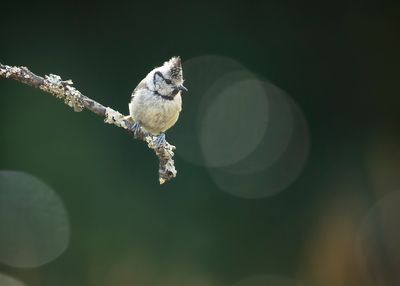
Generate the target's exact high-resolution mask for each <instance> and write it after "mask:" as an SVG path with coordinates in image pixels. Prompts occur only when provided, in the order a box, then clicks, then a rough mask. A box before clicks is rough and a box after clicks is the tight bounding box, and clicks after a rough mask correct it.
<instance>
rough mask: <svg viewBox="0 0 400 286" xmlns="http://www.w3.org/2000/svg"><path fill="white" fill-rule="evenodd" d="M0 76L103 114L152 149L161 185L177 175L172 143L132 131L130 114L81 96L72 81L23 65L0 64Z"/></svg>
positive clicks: (77, 108)
mask: <svg viewBox="0 0 400 286" xmlns="http://www.w3.org/2000/svg"><path fill="white" fill-rule="evenodd" d="M0 77H3V78H8V79H13V80H16V81H19V82H22V83H24V84H27V85H30V86H32V87H35V88H38V89H41V90H43V91H45V92H47V93H50V94H52V95H54V96H55V97H57V98H59V99H63V100H64V102H65V104H67V105H68V106H70V107H72V108H73V109H74V111H76V112H80V111H82V110H83V109H85V108H86V109H87V110H90V111H91V112H93V113H95V114H97V115H100V116H102V117H105V119H104V122H106V123H109V124H114V125H116V126H118V127H121V128H124V129H125V130H126V131H128V132H129V133H130V134H131V135H132V136H134V137H135V138H136V139H140V140H142V141H145V142H146V143H147V145H148V147H149V148H151V149H153V150H154V152H155V153H156V155H157V157H158V158H159V161H160V164H159V170H158V173H159V180H160V184H163V183H164V182H166V181H168V180H170V179H172V178H174V177H175V176H176V170H175V164H174V160H173V156H174V152H173V150H175V146H173V145H171V144H169V143H168V142H165V145H164V146H162V147H160V148H157V147H156V145H155V144H154V139H155V137H154V136H151V135H150V134H149V133H147V132H146V131H144V130H143V129H140V131H139V132H137V133H136V134H134V133H133V132H132V131H131V127H132V125H133V122H132V121H131V120H130V119H129V117H127V116H124V115H122V114H121V113H119V112H118V111H115V110H113V109H111V108H109V107H105V106H103V105H101V104H100V103H98V102H96V101H94V100H93V99H90V98H89V97H87V96H85V95H83V94H82V93H81V92H80V91H78V90H77V89H76V88H74V87H73V86H72V84H73V82H72V80H62V79H61V77H60V76H58V75H54V74H49V75H46V76H45V77H44V78H43V77H41V76H38V75H36V74H34V73H33V72H31V71H30V70H28V68H26V67H23V66H21V67H16V66H7V65H3V64H1V63H0Z"/></svg>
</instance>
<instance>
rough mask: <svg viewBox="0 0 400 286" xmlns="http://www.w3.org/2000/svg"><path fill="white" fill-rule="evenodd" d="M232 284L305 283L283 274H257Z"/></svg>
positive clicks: (287, 285) (296, 285)
mask: <svg viewBox="0 0 400 286" xmlns="http://www.w3.org/2000/svg"><path fill="white" fill-rule="evenodd" d="M232 286H303V284H302V283H300V282H299V281H296V280H294V279H290V278H286V277H282V276H276V275H255V276H250V277H247V278H244V279H242V280H240V281H239V282H236V283H234V284H233V285H232Z"/></svg>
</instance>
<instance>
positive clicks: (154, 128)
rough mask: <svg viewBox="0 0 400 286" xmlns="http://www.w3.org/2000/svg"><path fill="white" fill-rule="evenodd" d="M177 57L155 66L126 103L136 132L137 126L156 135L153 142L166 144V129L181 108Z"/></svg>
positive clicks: (159, 144)
mask: <svg viewBox="0 0 400 286" xmlns="http://www.w3.org/2000/svg"><path fill="white" fill-rule="evenodd" d="M183 82H184V79H183V72H182V64H181V59H180V57H172V58H171V59H170V60H169V61H166V62H164V64H163V65H162V66H160V67H156V68H154V69H153V70H152V71H150V72H149V73H148V74H147V76H146V77H145V78H144V79H143V80H142V81H141V82H140V83H139V84H138V85H137V87H136V88H135V89H134V90H133V92H132V96H131V101H130V103H129V118H130V119H131V121H132V120H133V122H134V124H133V125H132V127H131V129H132V131H133V132H134V134H136V133H137V132H138V131H139V129H140V128H143V129H145V131H147V132H149V133H150V134H151V135H154V136H157V137H156V139H155V141H154V142H155V144H156V146H157V147H162V146H163V145H164V144H165V132H166V131H167V130H168V129H170V128H171V127H172V126H174V124H175V123H176V122H177V120H178V117H179V113H180V112H181V110H182V97H181V93H182V92H183V91H184V92H187V91H188V90H187V88H186V87H185V86H184V85H183Z"/></svg>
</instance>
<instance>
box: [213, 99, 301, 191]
mask: <svg viewBox="0 0 400 286" xmlns="http://www.w3.org/2000/svg"><path fill="white" fill-rule="evenodd" d="M271 98H272V99H273V100H272V101H271V102H275V104H276V105H277V106H280V109H281V110H286V111H285V112H284V113H282V114H280V113H275V114H273V116H272V114H270V117H269V125H268V127H267V130H266V132H265V135H264V138H263V140H262V142H261V143H260V144H259V146H258V147H257V148H256V149H255V150H254V151H253V152H252V153H251V154H250V155H249V156H247V157H246V158H244V159H243V160H241V161H239V162H237V163H235V164H232V165H230V166H226V167H221V168H208V170H209V173H210V176H211V178H212V179H213V180H214V182H215V183H216V184H217V186H218V187H219V188H220V189H222V190H223V191H225V192H227V193H229V194H232V195H234V196H238V197H242V198H252V199H255V198H263V197H268V196H271V195H274V194H276V193H278V192H280V191H282V190H284V189H285V188H287V187H288V186H289V185H290V184H291V183H293V182H294V180H295V179H296V178H297V177H298V176H299V174H300V173H301V171H302V170H303V168H304V166H305V163H306V161H307V158H308V152H309V134H308V125H307V122H306V119H305V117H304V115H303V113H302V111H301V109H300V108H299V107H298V105H297V104H296V103H295V102H294V101H293V100H292V99H291V98H290V97H289V96H287V95H286V94H285V93H275V94H274V96H272V97H271ZM271 104H272V103H271ZM271 104H270V106H271ZM280 120H283V121H286V122H285V123H283V124H282V123H281V122H280ZM269 126H273V129H271V131H270V132H269V130H268V129H269ZM274 140H276V141H277V142H279V144H275V143H274Z"/></svg>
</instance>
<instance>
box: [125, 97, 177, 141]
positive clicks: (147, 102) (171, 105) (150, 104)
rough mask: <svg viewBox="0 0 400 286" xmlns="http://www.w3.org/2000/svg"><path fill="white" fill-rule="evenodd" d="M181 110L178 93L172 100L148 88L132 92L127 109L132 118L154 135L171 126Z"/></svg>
mask: <svg viewBox="0 0 400 286" xmlns="http://www.w3.org/2000/svg"><path fill="white" fill-rule="evenodd" d="M181 110H182V98H181V94H180V93H178V94H177V95H175V97H174V98H173V99H172V100H167V99H164V98H162V97H161V96H158V95H155V94H154V93H153V92H151V91H149V90H140V91H138V92H136V93H135V94H134V97H133V98H132V101H131V103H130V104H129V111H130V114H131V116H132V117H133V119H134V120H135V121H137V122H139V123H140V124H141V125H142V126H143V127H144V128H145V129H146V130H147V131H149V132H150V133H153V134H155V135H157V134H160V133H163V132H165V131H166V130H168V129H169V128H171V127H172V126H173V125H174V124H175V123H176V121H177V120H178V117H179V112H180V111H181Z"/></svg>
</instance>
